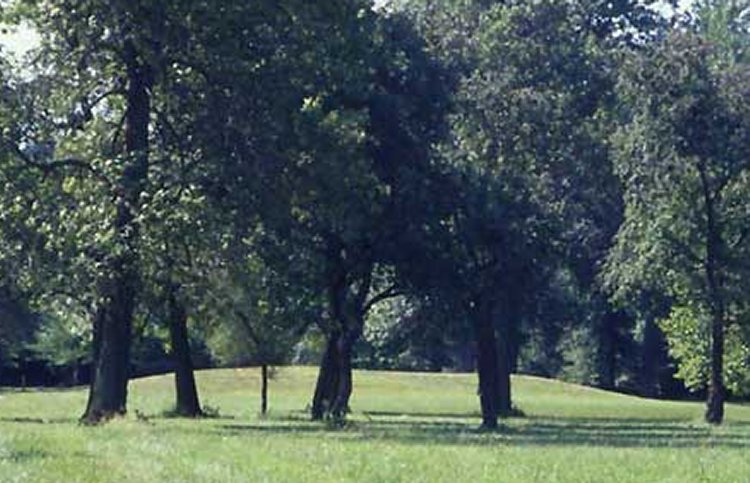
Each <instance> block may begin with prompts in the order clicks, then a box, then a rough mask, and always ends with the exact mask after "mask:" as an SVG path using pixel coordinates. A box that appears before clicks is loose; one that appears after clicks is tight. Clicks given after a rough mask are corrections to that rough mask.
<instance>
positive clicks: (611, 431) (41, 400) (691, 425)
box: [0, 367, 750, 483]
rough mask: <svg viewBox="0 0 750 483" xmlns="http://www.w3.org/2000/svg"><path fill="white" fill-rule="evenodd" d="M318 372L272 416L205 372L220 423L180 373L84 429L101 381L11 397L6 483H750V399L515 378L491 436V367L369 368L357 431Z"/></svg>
mask: <svg viewBox="0 0 750 483" xmlns="http://www.w3.org/2000/svg"><path fill="white" fill-rule="evenodd" d="M315 375H316V370H315V369H314V368H309V367H290V368H280V369H278V370H277V372H276V374H275V377H274V379H273V380H272V381H271V386H270V403H271V406H270V413H269V414H268V416H267V417H265V418H261V417H259V415H258V407H259V402H258V399H259V395H258V392H259V371H258V370H256V369H221V370H209V371H201V372H199V373H198V375H197V376H198V383H199V388H200V391H201V394H202V396H203V399H204V404H205V405H206V406H207V407H208V408H209V411H212V412H213V413H214V414H213V417H210V418H205V419H200V420H186V419H176V418H170V417H169V416H168V411H167V410H168V408H169V407H170V405H171V404H172V397H173V388H172V377H171V376H169V375H166V376H158V377H151V378H145V379H139V380H135V381H133V382H132V383H131V385H130V394H131V399H130V413H129V415H128V416H127V417H125V418H122V419H118V420H114V421H112V422H110V423H108V424H106V425H103V426H99V427H85V426H80V425H78V423H77V416H78V415H79V414H80V413H81V411H82V410H83V408H84V405H85V401H86V391H85V390H84V389H83V388H81V389H72V390H45V391H33V390H32V391H28V392H17V391H3V392H1V393H0V481H2V482H3V483H5V482H37V481H43V482H74V481H80V482H95V481H102V482H104V481H106V482H120V481H122V482H124V481H130V482H153V481H169V482H177V481H196V482H222V483H227V482H235V481H237V482H239V481H248V482H260V481H314V482H328V481H383V482H385V481H388V482H390V481H405V482H406V481H408V482H412V481H423V482H436V481H450V482H458V481H488V482H489V481H492V482H498V481H509V482H511V481H513V482H515V481H540V482H555V481H571V482H572V481H575V482H585V481H591V482H595V481H596V482H600V481H638V482H644V481H671V482H687V481H716V482H722V483H726V482H740V481H750V458H749V457H748V456H749V455H750V407H746V406H741V405H731V404H730V405H728V407H727V418H726V423H725V424H724V425H723V426H721V427H710V426H708V425H706V424H705V423H703V422H702V413H703V408H704V407H703V404H701V403H688V402H665V401H653V400H646V399H641V398H636V397H630V396H624V395H620V394H613V393H607V392H604V391H600V390H596V389H590V388H586V387H581V386H575V385H570V384H565V383H561V382H556V381H549V380H544V379H539V378H533V377H523V376H521V377H516V378H515V379H514V388H515V400H516V403H517V404H518V406H519V407H520V408H521V409H522V410H523V411H524V412H525V413H526V417H522V418H512V419H510V420H504V421H503V422H502V424H501V429H500V431H498V432H496V433H484V432H479V431H477V427H478V426H479V423H480V417H479V413H478V408H477V406H478V404H477V397H476V395H475V391H476V376H474V375H469V374H422V373H398V372H371V371H357V372H356V373H355V376H354V377H355V385H356V387H355V392H354V396H353V399H352V411H353V413H352V414H351V415H350V418H349V422H348V423H347V425H346V426H345V427H344V428H334V427H331V426H330V425H326V424H321V423H312V422H310V421H309V418H308V415H307V413H306V411H305V407H306V404H307V401H308V400H309V398H310V393H311V390H312V387H313V385H314V381H315Z"/></svg>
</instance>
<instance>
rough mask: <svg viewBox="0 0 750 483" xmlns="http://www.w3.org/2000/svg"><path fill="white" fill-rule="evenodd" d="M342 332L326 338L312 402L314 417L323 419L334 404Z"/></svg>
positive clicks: (316, 419) (335, 332)
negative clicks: (339, 343) (339, 342)
mask: <svg viewBox="0 0 750 483" xmlns="http://www.w3.org/2000/svg"><path fill="white" fill-rule="evenodd" d="M339 335H340V332H338V331H334V332H332V333H331V334H330V335H329V336H328V339H327V340H326V350H325V352H324V353H323V360H322V361H321V362H320V370H319V372H318V380H317V383H316V384H315V394H314V395H313V403H312V419H313V420H314V421H319V420H322V419H323V418H324V417H325V415H326V414H327V413H328V411H329V410H330V408H331V406H332V405H333V401H334V399H335V397H336V392H337V388H338V377H339V355H338V340H339Z"/></svg>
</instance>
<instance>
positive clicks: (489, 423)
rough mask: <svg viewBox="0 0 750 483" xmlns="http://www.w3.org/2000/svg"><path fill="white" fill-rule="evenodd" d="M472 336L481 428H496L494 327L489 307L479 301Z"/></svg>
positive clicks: (496, 378) (496, 355)
mask: <svg viewBox="0 0 750 483" xmlns="http://www.w3.org/2000/svg"><path fill="white" fill-rule="evenodd" d="M473 318H474V321H473V322H474V336H475V338H476V342H477V375H478V377H479V402H480V406H481V408H482V426H481V427H482V429H487V430H494V429H497V417H498V401H499V400H500V392H499V376H498V362H499V361H498V353H497V340H496V338H495V327H494V324H493V320H492V311H491V310H490V307H489V306H488V305H487V304H486V303H484V302H480V304H479V307H476V310H475V311H474V317H473Z"/></svg>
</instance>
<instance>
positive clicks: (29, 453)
mask: <svg viewBox="0 0 750 483" xmlns="http://www.w3.org/2000/svg"><path fill="white" fill-rule="evenodd" d="M48 456H49V454H48V453H47V452H46V451H42V450H40V449H27V450H20V451H8V452H4V453H3V452H0V462H2V461H9V462H11V463H28V462H30V461H33V460H38V459H42V458H47V457H48Z"/></svg>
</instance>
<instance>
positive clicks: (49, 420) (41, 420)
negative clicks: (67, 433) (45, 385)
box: [0, 417, 78, 424]
mask: <svg viewBox="0 0 750 483" xmlns="http://www.w3.org/2000/svg"><path fill="white" fill-rule="evenodd" d="M0 423H20V424H76V423H78V419H76V418H28V417H0Z"/></svg>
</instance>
